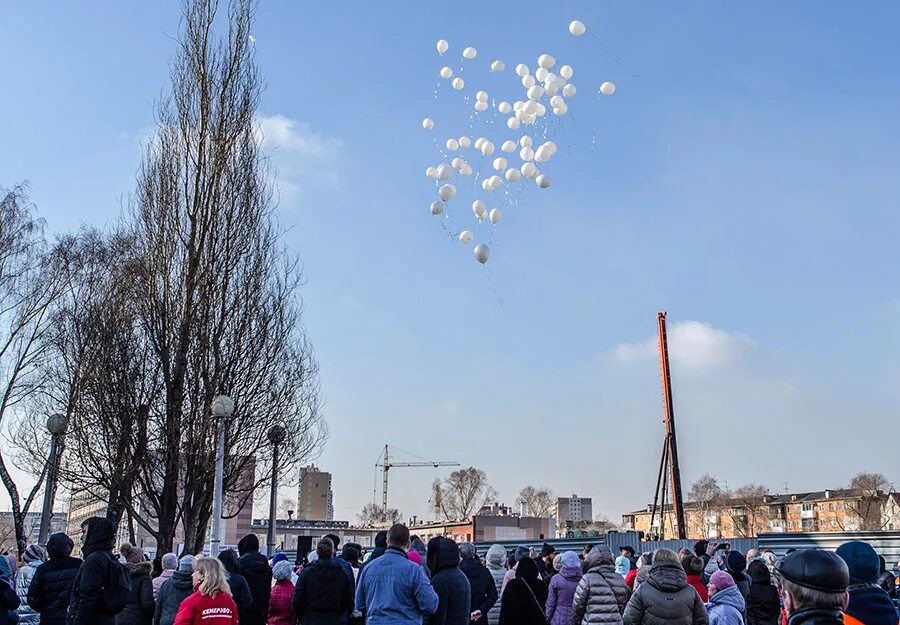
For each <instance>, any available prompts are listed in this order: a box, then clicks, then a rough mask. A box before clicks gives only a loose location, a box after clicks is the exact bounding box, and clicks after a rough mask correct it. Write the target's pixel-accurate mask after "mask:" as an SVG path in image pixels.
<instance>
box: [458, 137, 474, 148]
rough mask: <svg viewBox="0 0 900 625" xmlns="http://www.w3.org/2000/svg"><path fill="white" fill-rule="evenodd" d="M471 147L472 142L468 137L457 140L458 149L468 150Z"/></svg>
mask: <svg viewBox="0 0 900 625" xmlns="http://www.w3.org/2000/svg"><path fill="white" fill-rule="evenodd" d="M471 146H472V140H471V139H470V138H469V137H466V136H462V137H460V138H459V147H461V148H468V147H471Z"/></svg>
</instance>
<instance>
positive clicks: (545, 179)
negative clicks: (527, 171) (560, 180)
mask: <svg viewBox="0 0 900 625" xmlns="http://www.w3.org/2000/svg"><path fill="white" fill-rule="evenodd" d="M535 182H536V183H537V186H539V187H540V188H541V189H547V188H549V187H550V176H548V175H547V174H541V175H540V176H538V177H537V179H536V180H535Z"/></svg>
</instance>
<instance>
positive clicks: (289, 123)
mask: <svg viewBox="0 0 900 625" xmlns="http://www.w3.org/2000/svg"><path fill="white" fill-rule="evenodd" d="M256 122H257V124H258V125H259V136H260V146H261V147H262V151H263V153H264V154H265V155H266V156H268V157H269V158H270V159H271V163H272V165H273V166H274V169H275V171H274V172H273V173H275V174H276V175H277V180H278V184H279V187H280V188H281V190H282V194H288V195H290V194H293V193H296V192H298V191H300V190H302V188H303V187H304V186H305V185H307V184H311V183H316V184H325V185H328V186H334V185H336V184H337V181H338V157H339V154H340V151H341V148H342V147H343V141H341V140H340V139H338V138H335V137H326V136H324V135H322V134H321V133H318V132H316V131H315V130H313V129H312V128H311V127H310V126H309V124H306V123H304V122H299V121H297V120H295V119H291V118H290V117H285V116H284V115H281V114H275V115H257V117H256Z"/></svg>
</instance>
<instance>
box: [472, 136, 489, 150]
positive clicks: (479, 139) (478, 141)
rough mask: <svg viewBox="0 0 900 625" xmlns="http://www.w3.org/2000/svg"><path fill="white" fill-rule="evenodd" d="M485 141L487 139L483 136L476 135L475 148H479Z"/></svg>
mask: <svg viewBox="0 0 900 625" xmlns="http://www.w3.org/2000/svg"><path fill="white" fill-rule="evenodd" d="M485 141H487V139H485V138H484V137H478V138H477V139H475V149H476V150H480V149H481V146H482V145H484V142H485Z"/></svg>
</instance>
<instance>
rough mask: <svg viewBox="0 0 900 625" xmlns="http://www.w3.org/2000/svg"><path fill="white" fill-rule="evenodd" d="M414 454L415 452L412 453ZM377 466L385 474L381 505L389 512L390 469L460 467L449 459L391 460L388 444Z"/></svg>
mask: <svg viewBox="0 0 900 625" xmlns="http://www.w3.org/2000/svg"><path fill="white" fill-rule="evenodd" d="M410 455H413V454H410ZM375 466H376V467H381V470H382V474H383V482H382V491H381V506H382V510H383V511H384V512H387V507H388V505H387V504H388V501H387V495H388V471H390V470H391V469H396V468H401V467H402V468H408V467H435V468H437V467H458V466H459V463H458V462H453V461H448V460H435V461H431V460H423V461H422V462H391V456H390V448H389V446H388V445H385V446H384V452H383V453H382V456H381V462H378V463H376V464H375Z"/></svg>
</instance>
